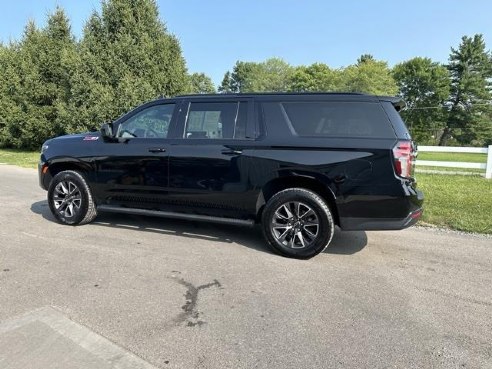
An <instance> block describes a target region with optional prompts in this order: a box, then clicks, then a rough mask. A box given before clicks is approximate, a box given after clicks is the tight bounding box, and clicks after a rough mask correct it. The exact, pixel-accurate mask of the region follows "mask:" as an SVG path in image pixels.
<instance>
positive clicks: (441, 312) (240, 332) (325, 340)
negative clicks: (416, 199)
mask: <svg viewBox="0 0 492 369" xmlns="http://www.w3.org/2000/svg"><path fill="white" fill-rule="evenodd" d="M45 198H46V194H45V192H44V191H42V190H41V189H40V188H39V187H38V185H37V175H36V172H35V171H34V170H29V169H21V168H17V167H12V166H5V165H0V327H1V323H2V322H10V323H8V324H10V326H12V324H13V323H12V322H13V320H12V319H16V317H18V316H22V315H23V314H26V313H29V312H32V311H34V310H36V309H40V308H44V309H46V308H47V307H53V309H54V310H53V311H56V312H57V314H58V313H59V314H60V316H63V317H67V318H69V319H70V320H71V321H73V322H75V323H77V324H78V325H81V326H83V327H85V328H84V329H86V330H87V328H88V330H90V331H93V332H94V333H95V334H97V335H100V336H102V337H105V338H106V339H107V340H108V343H111V342H112V343H114V344H116V345H117V346H119V347H121V348H122V349H123V350H125V352H126V351H129V352H131V353H133V354H135V355H136V357H140V358H142V359H143V360H145V361H147V362H148V363H150V364H152V365H154V366H156V367H159V368H492V238H486V237H483V236H477V235H463V234H459V233H456V232H445V231H438V230H429V229H423V228H414V229H409V230H405V231H399V232H340V231H339V232H336V236H335V239H334V241H333V244H332V245H331V247H329V248H328V249H327V250H326V252H324V253H323V254H320V255H318V256H317V257H315V258H313V259H311V260H308V261H299V260H292V259H287V258H283V257H279V256H277V255H274V254H272V253H270V252H269V251H268V249H267V248H266V246H265V245H264V241H263V240H262V237H261V234H260V232H259V230H257V229H253V230H252V229H249V228H240V227H233V226H223V225H212V224H203V223H192V222H185V221H171V220H166V219H159V218H146V217H137V216H122V215H114V214H106V215H100V216H99V217H98V218H97V219H96V222H95V223H93V224H90V225H86V226H81V227H69V226H63V225H59V224H57V223H55V222H54V220H53V218H52V216H51V215H50V212H49V209H48V206H47V203H46V201H45ZM41 311H45V310H41ZM50 311H51V310H50ZM35 314H38V313H35ZM50 314H51V313H50ZM63 317H58V318H52V321H53V322H55V323H56V319H64V318H63ZM50 319H51V318H50ZM55 323H53V324H55ZM5 324H7V323H4V326H3V329H4V331H7V328H5V327H6V326H5ZM8 324H7V325H8ZM55 325H56V324H55ZM36 327H37V328H36V329H37V330H38V331H39V332H41V331H42V330H43V329H44V328H41V326H36ZM33 329H34V328H33ZM88 330H87V331H88ZM17 333H19V332H17ZM21 333H22V332H21ZM1 334H2V329H0V343H1V342H4V344H3V346H2V345H1V344H0V360H1V359H2V357H3V358H4V363H6V362H7V360H8V358H9V357H13V356H12V355H13V354H12V353H11V352H10V351H11V350H9V343H8V342H12V345H13V344H14V343H15V340H14V339H13V338H9V339H7V338H4V340H3V341H2V336H1ZM19 334H20V333H19ZM19 334H17V336H16V337H20V336H22V337H23V339H24V340H25V339H27V338H26V337H28V338H29V337H30V334H27V335H26V334H24V335H22V334H20V336H19ZM40 334H41V333H40ZM9 337H14V336H13V333H12V332H11V335H10V336H9ZM39 337H43V336H42V335H40V336H39ZM39 337H38V339H41V338H39ZM14 338H15V337H14ZM68 341H70V340H68ZM70 342H71V344H72V343H73V342H72V341H70ZM74 342H75V341H74ZM23 345H24V346H25V345H26V344H25V343H23ZM36 345H37V346H38V344H36ZM67 345H68V344H67ZM67 347H68V346H67ZM9 355H11V356H9ZM19 355H20V354H19ZM11 360H13V359H11ZM26 360H27V359H26ZM0 362H1V361H0ZM9 365H11V366H10V367H13V368H14V367H16V366H15V363H13V362H12V361H11V362H10V364H9ZM92 365H95V364H92ZM0 366H1V365H0ZM25 367H29V366H25ZM78 367H82V366H78ZM94 367H95V366H94ZM101 367H102V366H101Z"/></svg>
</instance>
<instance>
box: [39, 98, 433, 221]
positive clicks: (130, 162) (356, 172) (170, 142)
mask: <svg viewBox="0 0 492 369" xmlns="http://www.w3.org/2000/svg"><path fill="white" fill-rule="evenodd" d="M312 99H315V100H316V101H325V100H326V101H333V102H336V101H358V102H370V103H375V102H379V101H380V100H379V99H378V98H377V97H374V96H367V95H356V94H354V95H349V94H347V95H344V94H298V95H288V94H286V95H283V94H272V95H269V94H265V95H260V94H258V95H254V94H253V95H224V96H220V95H219V96H217V95H213V96H210V97H208V96H184V97H178V98H175V99H166V100H157V101H153V102H150V103H148V104H144V105H143V106H141V107H139V108H137V109H135V110H133V111H132V112H130V113H128V114H127V115H125V116H123V117H121V118H119V119H118V120H117V121H115V122H114V123H113V126H114V127H117V126H118V124H120V123H121V122H124V121H125V120H126V119H127V118H128V117H131V116H132V115H134V114H136V113H138V112H139V111H141V110H143V109H145V108H146V107H149V106H152V105H156V104H162V103H169V102H173V103H176V106H177V108H176V110H175V115H174V116H173V118H172V124H171V126H170V128H169V134H168V138H165V139H163V138H130V139H127V140H120V141H121V142H110V141H107V140H104V139H103V137H101V135H100V133H98V132H93V133H85V134H80V135H71V136H63V137H58V138H55V139H51V140H48V141H47V142H46V143H45V145H46V146H47V149H46V150H45V151H44V152H43V153H42V155H41V162H40V167H39V176H40V185H41V187H43V188H44V189H47V188H48V187H49V183H50V181H51V179H52V177H53V176H54V175H56V173H58V172H60V171H61V170H66V169H74V170H80V171H82V172H83V173H84V174H85V176H86V178H87V182H88V184H89V186H90V187H91V190H92V192H93V195H94V198H95V201H96V204H97V205H107V206H121V207H129V208H138V209H147V210H161V211H175V212H183V213H191V214H202V215H210V216H215V217H217V216H222V217H228V218H237V219H253V220H258V214H259V212H261V209H262V206H263V205H264V196H265V194H266V189H267V188H268V186H269V185H271V184H273V183H275V184H276V185H279V184H280V185H281V184H282V183H290V184H291V183H294V184H295V183H296V181H299V183H302V184H306V183H308V184H309V183H311V184H312V183H315V184H316V186H319V188H322V189H323V193H324V196H325V197H330V198H327V199H326V201H327V202H329V203H330V205H331V206H332V207H335V209H333V211H334V212H335V215H336V221H337V223H338V224H339V225H340V227H341V228H342V229H400V228H404V227H407V226H409V225H412V224H413V223H414V222H411V221H407V220H408V217H409V215H410V214H412V213H414V212H415V211H418V210H419V209H421V207H422V203H423V196H422V193H421V192H419V191H418V190H417V189H416V183H415V181H414V180H413V179H405V178H401V177H398V176H397V175H396V174H395V170H394V166H393V158H392V148H393V147H394V145H395V144H396V142H397V141H398V139H401V138H398V137H397V134H396V133H395V136H394V138H360V137H358V138H350V137H299V136H296V135H293V134H291V133H290V132H289V131H288V129H287V128H286V127H285V126H283V125H282V122H272V121H268V122H267V121H265V117H264V116H263V114H262V102H263V101H284V100H288V101H291V100H292V101H303V100H306V101H311V100H312ZM224 100H234V101H236V100H237V101H247V103H248V104H249V110H248V127H247V131H248V135H247V138H246V139H240V140H235V139H202V140H200V139H187V138H184V137H183V124H184V121H185V119H186V114H187V106H188V105H187V104H189V103H190V101H191V102H193V101H200V102H203V101H214V102H216V101H224ZM385 109H387V107H386V106H385ZM387 124H388V125H391V121H390V120H389V118H388V122H387ZM399 129H401V128H399ZM155 148H159V149H162V150H161V152H150V151H149V150H150V149H155ZM46 166H47V169H45V170H43V168H45V167H46ZM43 172H45V173H43ZM302 184H301V185H300V186H302Z"/></svg>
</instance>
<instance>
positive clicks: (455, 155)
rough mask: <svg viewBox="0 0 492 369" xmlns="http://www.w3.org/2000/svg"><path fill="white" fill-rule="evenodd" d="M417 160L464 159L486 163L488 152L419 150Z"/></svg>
mask: <svg viewBox="0 0 492 369" xmlns="http://www.w3.org/2000/svg"><path fill="white" fill-rule="evenodd" d="M417 160H436V161H464V162H470V163H486V162H487V154H470V153H467V152H465V153H461V152H419V156H418V157H417Z"/></svg>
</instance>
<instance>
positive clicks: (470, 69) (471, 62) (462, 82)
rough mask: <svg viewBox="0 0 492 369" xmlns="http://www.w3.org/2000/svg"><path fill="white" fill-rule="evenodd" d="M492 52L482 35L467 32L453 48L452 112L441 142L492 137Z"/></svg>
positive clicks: (480, 140) (479, 141)
mask: <svg viewBox="0 0 492 369" xmlns="http://www.w3.org/2000/svg"><path fill="white" fill-rule="evenodd" d="M491 59H492V56H491V53H490V52H488V51H487V50H486V48H485V41H484V39H483V36H482V35H475V36H473V37H467V36H463V38H462V39H461V43H460V45H459V47H458V48H457V49H454V48H451V55H450V57H449V64H448V70H449V73H450V75H451V94H450V99H449V102H448V103H449V106H450V111H449V116H448V120H447V122H446V127H445V129H444V133H443V135H442V136H441V139H440V142H439V145H446V144H448V143H449V142H450V139H451V138H452V137H454V138H455V139H456V140H457V141H458V143H460V144H472V145H478V146H482V145H484V144H486V143H489V142H491V141H492V121H491V117H492V114H491V102H492V93H491V89H492V84H491V78H492V61H491Z"/></svg>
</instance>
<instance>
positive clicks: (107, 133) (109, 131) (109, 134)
mask: <svg viewBox="0 0 492 369" xmlns="http://www.w3.org/2000/svg"><path fill="white" fill-rule="evenodd" d="M101 137H102V138H103V140H104V141H113V140H114V137H113V124H112V123H104V124H103V125H102V126H101Z"/></svg>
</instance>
